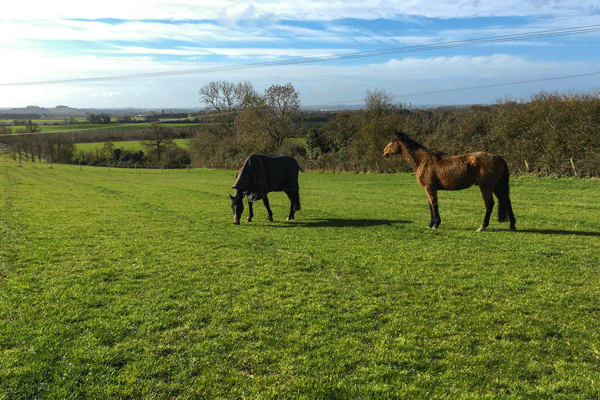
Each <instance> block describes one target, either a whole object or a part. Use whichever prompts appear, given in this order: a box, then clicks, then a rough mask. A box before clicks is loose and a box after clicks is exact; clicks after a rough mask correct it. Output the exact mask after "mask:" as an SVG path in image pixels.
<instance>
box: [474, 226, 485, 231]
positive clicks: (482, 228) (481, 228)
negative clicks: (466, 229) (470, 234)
mask: <svg viewBox="0 0 600 400" xmlns="http://www.w3.org/2000/svg"><path fill="white" fill-rule="evenodd" d="M483 231H485V227H483V226H480V227H479V229H477V230H476V231H475V232H483Z"/></svg>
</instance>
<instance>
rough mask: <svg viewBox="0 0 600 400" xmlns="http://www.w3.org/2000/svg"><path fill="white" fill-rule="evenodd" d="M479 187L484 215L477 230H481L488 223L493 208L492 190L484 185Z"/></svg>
mask: <svg viewBox="0 0 600 400" xmlns="http://www.w3.org/2000/svg"><path fill="white" fill-rule="evenodd" d="M480 188H481V196H482V197H483V202H484V203H485V217H483V223H482V224H481V227H480V228H479V229H477V232H483V231H484V230H485V228H487V227H488V225H489V224H490V217H491V216H492V210H493V209H494V195H493V194H492V190H491V189H488V188H484V187H480Z"/></svg>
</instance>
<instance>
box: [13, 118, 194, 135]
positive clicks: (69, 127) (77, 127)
mask: <svg viewBox="0 0 600 400" xmlns="http://www.w3.org/2000/svg"><path fill="white" fill-rule="evenodd" d="M7 122H8V123H10V122H12V121H7ZM164 125H165V126H175V127H177V126H190V125H197V124H196V123H189V124H164ZM151 126H152V123H150V122H138V123H127V124H120V123H112V124H65V125H53V124H50V125H48V124H44V123H43V122H39V127H40V129H41V132H42V133H43V132H76V131H86V130H108V131H124V130H138V129H148V128H150V127H151ZM12 129H13V132H17V131H18V130H24V129H25V126H23V125H21V126H18V125H17V126H12Z"/></svg>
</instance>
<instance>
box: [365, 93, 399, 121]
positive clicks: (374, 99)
mask: <svg viewBox="0 0 600 400" xmlns="http://www.w3.org/2000/svg"><path fill="white" fill-rule="evenodd" d="M393 100H394V98H393V97H392V96H390V95H388V94H387V93H386V92H385V91H384V90H376V91H374V92H371V91H367V96H366V97H365V111H366V112H368V113H374V114H375V115H377V116H380V115H382V114H385V113H387V112H389V111H392V110H394V109H395V108H396V107H395V106H394V103H393Z"/></svg>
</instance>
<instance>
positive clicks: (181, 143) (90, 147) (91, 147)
mask: <svg viewBox="0 0 600 400" xmlns="http://www.w3.org/2000/svg"><path fill="white" fill-rule="evenodd" d="M173 142H174V143H175V144H176V145H177V146H178V147H181V148H182V149H187V148H188V142H189V139H174V140H173ZM113 143H114V145H115V148H116V149H125V150H130V151H139V150H144V148H143V147H142V145H141V144H140V142H139V141H138V140H131V141H124V142H113ZM76 147H77V151H78V152H79V151H83V152H86V153H87V152H96V151H100V150H102V147H104V142H102V143H77V145H76Z"/></svg>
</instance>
